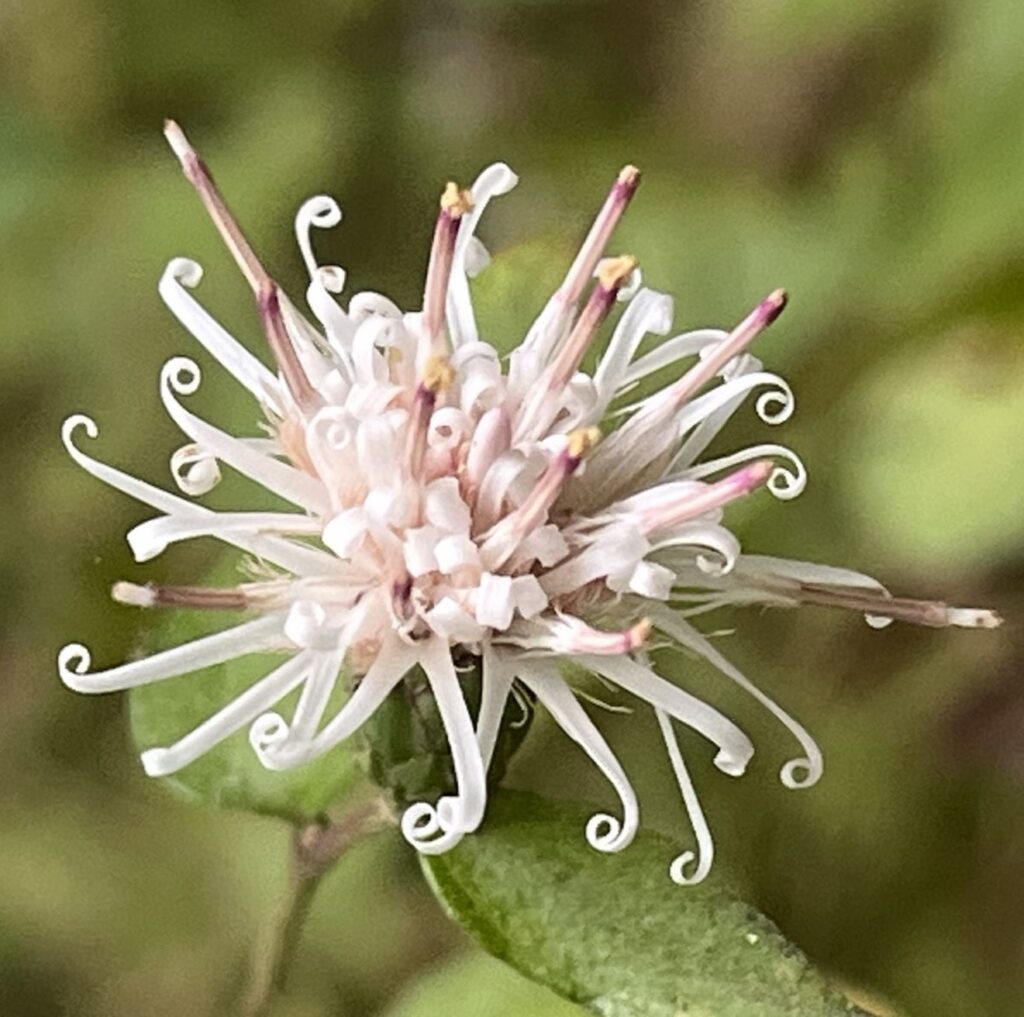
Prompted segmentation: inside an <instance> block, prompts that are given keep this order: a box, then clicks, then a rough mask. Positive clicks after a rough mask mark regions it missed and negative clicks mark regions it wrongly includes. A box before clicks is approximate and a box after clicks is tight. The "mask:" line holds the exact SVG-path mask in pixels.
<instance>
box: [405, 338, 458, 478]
mask: <svg viewBox="0 0 1024 1017" xmlns="http://www.w3.org/2000/svg"><path fill="white" fill-rule="evenodd" d="M454 380H455V371H454V370H453V368H452V366H451V364H449V363H448V360H447V358H446V357H441V356H432V357H430V358H428V360H427V363H426V364H425V365H424V368H423V376H422V378H421V379H420V381H419V384H417V386H416V390H415V392H414V393H413V397H412V409H411V410H410V413H409V429H408V431H407V445H406V457H407V459H408V461H409V472H410V474H411V475H412V476H413V477H419V476H420V474H421V473H422V471H423V460H424V458H425V457H426V453H427V436H428V433H429V431H430V418H431V416H432V415H433V412H434V407H435V406H436V405H437V396H438V393H439V392H442V391H443V390H444V389H446V388H448V386H449V385H451V384H452V382H453V381H454Z"/></svg>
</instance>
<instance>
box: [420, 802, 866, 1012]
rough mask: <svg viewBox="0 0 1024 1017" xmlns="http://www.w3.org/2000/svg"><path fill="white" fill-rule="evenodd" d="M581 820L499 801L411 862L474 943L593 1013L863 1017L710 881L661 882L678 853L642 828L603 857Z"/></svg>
mask: <svg viewBox="0 0 1024 1017" xmlns="http://www.w3.org/2000/svg"><path fill="white" fill-rule="evenodd" d="M587 818H588V812H587V810H585V809H584V808H582V807H581V806H578V805H568V804H555V803H552V802H548V801H545V800H543V799H540V798H537V797H535V796H532V795H526V794H517V793H505V794H503V795H499V796H498V797H497V798H496V800H495V801H494V802H493V803H492V805H491V807H490V810H489V812H488V816H487V820H486V821H485V824H484V826H483V828H482V830H481V831H479V832H478V833H476V834H474V835H473V836H472V837H467V838H466V839H465V840H464V841H463V842H462V844H460V845H459V846H458V847H457V848H456V849H455V850H453V851H451V852H449V853H448V854H444V855H440V856H437V857H433V858H424V860H423V866H424V869H425V872H426V874H427V877H428V879H429V881H430V882H431V884H432V886H433V888H434V891H435V893H436V894H437V895H438V897H439V898H440V899H441V901H442V902H443V904H444V905H445V907H446V908H447V910H448V912H449V913H450V914H451V916H452V917H453V918H455V919H456V920H457V921H459V922H460V923H462V924H463V925H464V926H465V927H466V928H467V929H468V930H469V932H470V933H471V934H472V935H473V936H474V937H475V938H476V939H477V940H478V941H479V943H480V944H481V945H482V946H483V947H484V949H486V950H488V951H489V952H490V953H492V954H494V955H495V956H496V957H499V958H501V959H502V960H505V961H507V962H508V963H509V964H511V965H512V966H513V967H515V968H517V969H518V970H519V971H521V972H522V973H523V974H525V975H527V976H528V977H530V978H532V979H534V980H535V981H538V982H541V983H543V984H545V985H547V986H549V987H550V988H552V989H554V990H555V991H556V992H558V993H559V994H560V995H562V996H564V997H566V998H567V999H570V1000H573V1001H574V1002H578V1003H582V1004H584V1005H585V1006H587V1007H588V1008H589V1009H590V1011H591V1012H593V1013H596V1014H600V1015H602V1017H682V1015H685V1017H840V1015H846V1017H849V1015H850V1014H863V1013H864V1011H862V1010H859V1009H858V1008H857V1007H855V1006H854V1005H853V1004H852V1003H849V1002H847V1001H846V1000H845V999H843V998H842V997H841V996H839V995H838V994H837V993H836V992H835V991H833V990H832V989H831V988H830V987H829V986H828V984H827V983H826V982H825V980H824V979H823V978H822V977H821V976H820V975H819V974H818V973H817V972H816V971H815V970H814V969H813V968H811V967H810V965H809V964H808V962H807V960H806V958H805V957H804V956H803V954H802V953H801V952H800V951H799V950H798V949H797V948H796V947H794V946H793V945H792V944H790V943H789V942H787V941H786V940H785V939H784V938H783V937H782V935H781V934H780V933H779V931H778V929H777V928H776V927H775V926H774V925H773V924H772V923H771V922H770V921H769V920H768V919H767V918H765V917H764V916H763V915H761V914H760V913H759V912H757V911H756V910H754V909H753V908H752V907H749V906H748V905H746V904H744V903H742V902H741V901H739V900H738V899H737V898H736V897H735V896H733V895H732V894H731V893H730V892H729V891H728V890H727V889H726V888H725V887H723V885H722V884H721V883H719V882H718V881H716V880H715V879H714V878H713V877H712V878H710V879H708V880H706V881H705V882H703V883H701V884H700V885H698V886H692V887H679V886H676V885H675V884H673V883H672V882H671V881H670V880H669V877H668V873H667V868H668V865H669V862H670V861H671V860H672V859H673V858H674V857H675V856H676V855H677V854H679V852H680V848H679V846H678V845H674V844H673V843H672V842H671V841H669V840H667V839H666V838H664V837H662V836H660V835H658V834H655V833H648V832H644V833H641V834H640V835H639V836H638V837H637V838H636V840H635V841H634V843H633V844H632V845H631V846H630V847H629V848H628V849H627V850H626V852H625V853H623V854H620V855H612V856H609V855H602V854H600V853H598V852H597V851H594V850H593V849H592V848H591V847H590V846H589V845H588V844H587V842H586V840H585V839H584V835H583V829H584V826H585V824H586V820H587Z"/></svg>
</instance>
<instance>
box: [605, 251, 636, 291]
mask: <svg viewBox="0 0 1024 1017" xmlns="http://www.w3.org/2000/svg"><path fill="white" fill-rule="evenodd" d="M636 266H637V260H636V258H634V257H632V256H631V255H629V254H623V255H622V256H621V257H618V258H605V259H604V260H603V261H601V262H599V263H598V266H597V281H598V282H599V283H600V284H601V285H602V286H603V287H604V288H605V289H606V290H610V289H614V288H615V287H617V286H621V285H622V284H623V283H624V282H625V281H626V280H627V279H628V278H629V276H630V273H632V271H633V270H634V269H635V268H636Z"/></svg>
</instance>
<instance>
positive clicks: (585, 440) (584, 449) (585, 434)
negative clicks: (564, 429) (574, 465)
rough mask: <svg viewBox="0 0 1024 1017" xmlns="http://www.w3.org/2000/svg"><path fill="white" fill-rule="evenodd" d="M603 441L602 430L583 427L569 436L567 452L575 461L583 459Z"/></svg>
mask: <svg viewBox="0 0 1024 1017" xmlns="http://www.w3.org/2000/svg"><path fill="white" fill-rule="evenodd" d="M600 440H601V428H599V427H581V428H580V429H579V430H578V431H572V432H570V434H569V440H568V443H567V444H566V446H565V448H566V451H567V452H568V453H569V455H571V456H572V457H573V459H582V458H583V457H584V456H585V455H586V454H587V453H588V452H589V451H590V450H591V449H592V448H593V447H594V446H595V445H596V444H597V443H598V442H599V441H600Z"/></svg>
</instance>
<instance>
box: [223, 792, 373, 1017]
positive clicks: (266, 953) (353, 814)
mask: <svg viewBox="0 0 1024 1017" xmlns="http://www.w3.org/2000/svg"><path fill="white" fill-rule="evenodd" d="M389 822H390V819H389V816H388V814H387V810H386V809H385V808H384V806H383V803H382V802H381V801H380V800H379V799H374V800H372V801H369V802H365V803H363V804H361V805H358V806H356V807H355V808H352V809H351V810H349V811H348V812H345V813H344V814H342V815H340V816H338V817H337V818H335V819H331V820H330V821H329V822H327V823H322V824H321V823H310V824H309V825H308V826H303V827H297V828H296V829H295V831H294V833H293V835H292V840H291V851H290V853H289V867H288V888H287V891H286V894H285V898H284V901H283V903H282V906H281V908H280V910H279V912H278V914H277V915H276V917H275V918H274V920H273V922H272V923H271V925H270V927H269V929H268V930H267V932H266V934H265V935H264V936H263V937H262V940H261V942H260V943H259V944H258V946H257V950H256V953H255V956H254V958H253V964H252V975H251V981H250V984H249V989H248V992H247V994H246V998H245V1001H244V1004H243V1006H242V1009H241V1014H242V1015H243V1017H268V1015H269V1014H270V1012H271V1008H272V1006H273V1004H274V1000H275V999H276V998H277V997H278V996H279V995H280V994H282V993H283V992H285V991H286V989H287V983H288V978H289V974H290V972H291V969H292V965H293V963H294V960H295V955H296V951H297V950H298V946H299V942H300V940H301V938H302V930H303V928H304V927H305V924H306V919H307V918H308V917H309V912H310V909H311V908H312V906H313V899H314V898H315V896H316V891H317V889H318V888H319V886H320V883H321V881H322V880H323V878H324V876H326V875H327V873H328V872H330V870H331V869H332V868H333V867H334V865H335V864H336V863H337V861H338V860H339V859H340V858H341V856H342V855H343V854H345V852H346V851H348V849H349V848H350V847H352V846H353V845H354V844H355V843H357V842H358V841H360V840H362V839H363V838H364V837H366V836H369V835H370V834H372V833H375V832H376V831H378V830H380V829H382V828H383V827H384V826H386V825H388V823H389Z"/></svg>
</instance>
